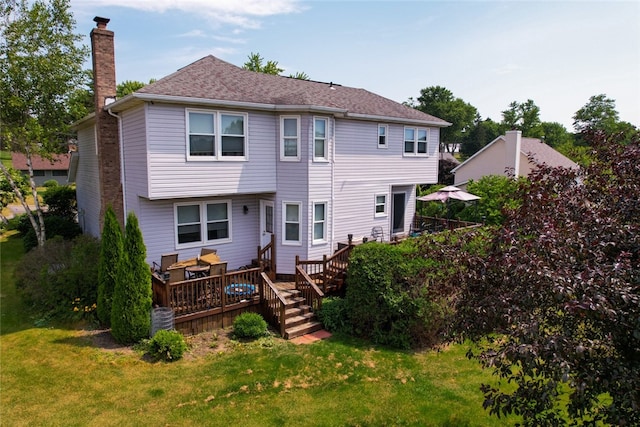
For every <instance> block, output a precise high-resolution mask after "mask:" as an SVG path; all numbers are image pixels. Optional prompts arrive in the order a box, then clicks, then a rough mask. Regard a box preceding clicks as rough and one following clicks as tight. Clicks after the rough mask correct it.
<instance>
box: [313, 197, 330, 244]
mask: <svg viewBox="0 0 640 427" xmlns="http://www.w3.org/2000/svg"><path fill="white" fill-rule="evenodd" d="M326 241H327V202H320V203H314V204H313V242H314V243H318V242H326Z"/></svg>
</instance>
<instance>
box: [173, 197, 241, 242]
mask: <svg viewBox="0 0 640 427" xmlns="http://www.w3.org/2000/svg"><path fill="white" fill-rule="evenodd" d="M174 215H175V230H176V246H177V247H190V246H197V245H201V244H206V243H222V242H229V241H231V201H230V200H220V201H215V202H213V201H208V202H200V203H176V204H175V205H174Z"/></svg>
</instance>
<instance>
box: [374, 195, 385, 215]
mask: <svg viewBox="0 0 640 427" xmlns="http://www.w3.org/2000/svg"><path fill="white" fill-rule="evenodd" d="M374 216H387V195H386V194H376V201H375V214H374Z"/></svg>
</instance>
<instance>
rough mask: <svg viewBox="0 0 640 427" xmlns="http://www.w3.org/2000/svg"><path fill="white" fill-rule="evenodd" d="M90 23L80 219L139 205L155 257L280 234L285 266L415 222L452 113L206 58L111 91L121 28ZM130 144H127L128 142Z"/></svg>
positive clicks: (249, 252)
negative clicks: (441, 114) (92, 110)
mask: <svg viewBox="0 0 640 427" xmlns="http://www.w3.org/2000/svg"><path fill="white" fill-rule="evenodd" d="M96 22H97V23H98V26H97V28H94V29H93V31H92V33H91V38H92V50H93V55H94V59H93V63H94V76H95V83H96V91H95V94H96V112H97V113H96V114H92V115H91V116H88V117H86V118H85V119H83V120H81V121H80V122H78V123H76V129H77V131H78V153H77V156H78V157H77V159H75V161H77V169H76V170H75V176H74V178H75V181H76V183H77V198H78V208H79V218H80V219H79V220H80V224H81V226H82V227H83V229H84V230H85V232H86V233H89V234H93V235H99V234H100V231H101V226H102V218H103V215H104V211H105V209H106V206H107V205H108V204H111V205H113V206H114V207H115V209H116V212H118V215H119V217H120V220H121V221H122V218H123V217H124V215H125V213H128V212H130V211H132V212H134V213H135V214H136V216H137V218H138V220H139V223H140V228H141V231H142V234H143V237H144V241H145V244H146V248H147V257H148V258H147V260H148V262H149V263H151V262H152V261H158V260H160V256H161V254H163V253H167V252H179V254H180V258H181V259H182V258H188V257H193V256H196V255H197V254H198V253H199V252H200V249H201V248H202V247H211V248H216V249H217V251H218V254H219V255H220V257H221V258H222V259H223V260H225V261H227V262H228V266H229V268H230V269H233V268H237V267H240V266H242V265H246V264H249V263H250V262H251V260H252V259H253V258H256V255H257V248H258V247H259V246H264V245H265V244H266V243H268V242H269V241H270V238H271V235H272V234H273V235H275V241H276V251H275V253H276V257H277V260H276V261H277V262H276V264H277V267H278V271H277V272H278V273H284V274H291V273H293V272H294V270H295V256H296V255H299V256H300V258H301V259H321V258H322V256H323V255H325V254H326V255H330V254H332V253H333V251H334V250H335V249H336V248H337V244H338V242H344V241H346V240H347V235H348V234H352V235H353V236H354V239H357V238H359V237H362V236H367V237H368V236H370V235H371V232H372V228H373V227H382V229H383V231H384V237H385V240H389V238H390V237H391V236H393V235H403V234H407V233H408V232H409V226H410V224H411V221H412V220H413V216H414V212H415V190H416V185H417V184H433V183H436V182H437V175H438V147H439V135H440V128H441V127H444V126H449V125H450V124H449V123H447V122H446V121H444V120H442V119H439V118H437V117H433V116H430V115H428V114H425V113H422V112H420V111H418V110H415V109H412V108H408V107H406V106H403V105H402V104H399V103H397V102H394V101H391V100H389V99H386V98H383V97H381V96H378V95H376V94H373V93H371V92H368V91H366V90H363V89H355V88H351V87H345V86H340V85H336V84H332V83H321V82H315V81H305V80H298V79H293V78H288V77H282V76H274V75H268V74H263V73H256V72H251V71H247V70H244V69H241V68H239V67H236V66H234V65H232V64H229V63H227V62H224V61H222V60H220V59H218V58H215V57H213V56H207V57H205V58H202V59H200V60H198V61H196V62H194V63H192V64H190V65H187V66H186V67H184V68H181V69H180V70H178V71H177V72H175V73H173V74H171V75H169V76H167V77H165V78H162V79H160V80H158V81H157V82H155V83H152V84H150V85H148V86H145V87H144V88H142V89H140V90H139V91H137V92H135V93H133V94H130V95H128V96H126V97H124V98H122V99H118V100H117V101H114V98H113V97H114V96H115V89H116V87H115V70H114V65H113V61H114V57H113V32H111V31H109V30H107V29H106V24H107V22H108V20H106V19H102V18H96ZM119 150H120V151H119Z"/></svg>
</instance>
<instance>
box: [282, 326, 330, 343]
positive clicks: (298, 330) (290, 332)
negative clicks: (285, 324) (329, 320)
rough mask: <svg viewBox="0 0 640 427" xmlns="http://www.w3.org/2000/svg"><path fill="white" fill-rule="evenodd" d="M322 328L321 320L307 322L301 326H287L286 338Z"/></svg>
mask: <svg viewBox="0 0 640 427" xmlns="http://www.w3.org/2000/svg"><path fill="white" fill-rule="evenodd" d="M320 329H322V323H320V322H307V323H304V324H302V325H299V326H294V327H292V328H287V329H286V330H285V332H284V337H285V339H288V340H290V339H291V338H295V337H299V336H301V335H305V334H310V333H311V332H315V331H319V330H320Z"/></svg>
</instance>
